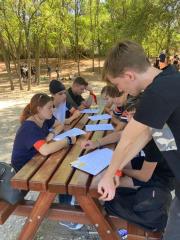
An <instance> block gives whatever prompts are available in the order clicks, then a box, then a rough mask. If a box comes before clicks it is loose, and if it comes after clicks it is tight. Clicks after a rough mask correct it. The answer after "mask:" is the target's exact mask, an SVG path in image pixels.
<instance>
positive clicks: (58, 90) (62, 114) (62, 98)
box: [49, 80, 80, 124]
mask: <svg viewBox="0 0 180 240" xmlns="http://www.w3.org/2000/svg"><path fill="white" fill-rule="evenodd" d="M49 91H50V93H51V95H52V97H53V103H54V113H53V115H54V116H55V118H56V119H57V120H58V121H60V122H61V123H63V124H71V122H72V121H73V120H75V119H76V118H78V117H79V116H80V112H79V110H77V109H75V108H73V107H71V105H70V104H68V103H67V102H66V89H65V86H64V85H63V84H62V83H61V82H60V81H58V80H52V81H51V82H50V84H49Z"/></svg>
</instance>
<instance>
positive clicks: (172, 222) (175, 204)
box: [163, 197, 180, 240]
mask: <svg viewBox="0 0 180 240" xmlns="http://www.w3.org/2000/svg"><path fill="white" fill-rule="evenodd" d="M163 240H180V200H179V199H178V198H177V197H175V199H174V200H173V201H172V204H171V207H170V211H169V217H168V222H167V226H166V229H165V233H164V237H163Z"/></svg>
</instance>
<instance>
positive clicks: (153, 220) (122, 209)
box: [105, 187, 172, 231]
mask: <svg viewBox="0 0 180 240" xmlns="http://www.w3.org/2000/svg"><path fill="white" fill-rule="evenodd" d="M171 201H172V196H171V193H170V191H169V190H168V189H166V188H165V189H163V188H161V187H140V188H139V189H137V190H135V189H130V188H118V189H117V191H116V195H115V198H114V199H113V200H112V201H109V202H105V208H106V211H107V212H108V213H109V214H112V215H116V216H119V217H121V218H123V219H125V220H127V221H129V222H131V223H134V224H137V225H139V226H140V227H142V228H144V229H145V230H150V231H163V230H164V229H165V227H166V223H167V218H168V210H169V207H170V204H171Z"/></svg>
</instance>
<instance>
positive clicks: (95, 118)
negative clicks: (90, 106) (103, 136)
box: [88, 114, 112, 121]
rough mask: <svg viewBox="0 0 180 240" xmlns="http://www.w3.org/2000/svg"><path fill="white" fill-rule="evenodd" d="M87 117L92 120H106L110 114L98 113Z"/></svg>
mask: <svg viewBox="0 0 180 240" xmlns="http://www.w3.org/2000/svg"><path fill="white" fill-rule="evenodd" d="M88 118H89V119H90V120H92V121H98V120H108V119H110V118H112V116H111V115H110V114H100V115H94V116H90V117H88Z"/></svg>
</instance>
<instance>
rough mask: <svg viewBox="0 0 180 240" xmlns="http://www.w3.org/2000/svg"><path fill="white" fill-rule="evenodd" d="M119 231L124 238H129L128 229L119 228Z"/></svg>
mask: <svg viewBox="0 0 180 240" xmlns="http://www.w3.org/2000/svg"><path fill="white" fill-rule="evenodd" d="M118 233H119V235H120V237H121V239H122V240H124V239H127V237H128V232H127V230H126V229H120V230H118Z"/></svg>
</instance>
